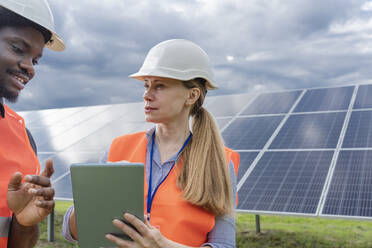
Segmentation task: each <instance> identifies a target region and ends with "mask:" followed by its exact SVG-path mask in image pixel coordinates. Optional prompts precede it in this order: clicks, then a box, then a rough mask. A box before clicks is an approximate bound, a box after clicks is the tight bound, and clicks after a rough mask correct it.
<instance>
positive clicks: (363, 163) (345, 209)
mask: <svg viewBox="0 0 372 248" xmlns="http://www.w3.org/2000/svg"><path fill="white" fill-rule="evenodd" d="M371 161H372V150H369V151H358V150H353V151H350V150H349V151H347V150H346V151H341V152H340V155H339V157H338V160H337V164H336V167H335V170H334V173H333V176H332V181H331V184H330V187H329V191H328V194H327V198H326V201H325V204H324V207H323V212H322V215H338V216H360V217H372V166H371Z"/></svg>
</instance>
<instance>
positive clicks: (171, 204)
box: [108, 132, 239, 246]
mask: <svg viewBox="0 0 372 248" xmlns="http://www.w3.org/2000/svg"><path fill="white" fill-rule="evenodd" d="M146 152H147V138H146V132H139V133H135V134H129V135H124V136H121V137H118V138H116V139H115V140H114V141H113V142H112V144H111V147H110V150H109V155H108V161H111V162H117V161H121V160H126V161H129V162H137V163H143V164H146V163H145V162H146ZM225 152H226V157H227V161H230V160H232V161H233V163H234V169H235V173H237V171H238V166H239V154H238V153H237V152H235V151H233V150H231V149H229V148H225ZM178 165H179V166H174V167H173V169H172V171H171V173H169V175H168V177H167V179H166V180H165V181H164V182H163V183H162V184H161V185H160V187H159V189H158V191H157V192H156V195H155V197H154V199H153V202H152V208H151V218H150V224H151V225H153V226H155V227H158V228H159V229H160V232H161V233H162V234H163V235H164V236H165V237H166V238H168V239H170V240H173V241H175V242H178V243H181V244H184V245H189V246H201V245H202V244H203V243H205V242H206V241H207V234H208V233H209V232H210V231H211V230H212V229H213V227H214V224H215V216H214V215H213V214H212V213H211V212H208V211H206V210H204V209H202V208H201V207H198V206H195V205H193V204H190V203H188V202H186V201H184V200H183V199H182V191H181V190H180V189H179V188H178V187H177V183H176V182H177V175H179V173H178V171H179V170H180V167H181V164H180V162H178ZM144 177H145V180H144V182H145V185H144V195H145V201H144V203H145V206H144V209H145V214H146V209H147V202H146V199H147V180H146V172H145V173H144Z"/></svg>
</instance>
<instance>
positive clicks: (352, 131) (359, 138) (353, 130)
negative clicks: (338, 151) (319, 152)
mask: <svg viewBox="0 0 372 248" xmlns="http://www.w3.org/2000/svg"><path fill="white" fill-rule="evenodd" d="M371 124H372V111H353V113H352V114H351V118H350V121H349V127H348V129H347V132H346V134H345V138H344V142H343V145H342V147H343V148H365V147H372V125H371Z"/></svg>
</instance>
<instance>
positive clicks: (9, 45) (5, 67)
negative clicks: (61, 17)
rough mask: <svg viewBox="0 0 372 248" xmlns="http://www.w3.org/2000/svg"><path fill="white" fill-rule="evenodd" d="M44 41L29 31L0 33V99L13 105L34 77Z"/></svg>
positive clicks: (15, 29) (10, 29) (13, 29)
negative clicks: (2, 98) (4, 99)
mask: <svg viewBox="0 0 372 248" xmlns="http://www.w3.org/2000/svg"><path fill="white" fill-rule="evenodd" d="M43 48H44V37H43V35H42V34H41V32H39V31H38V30H36V29H34V28H31V27H26V28H24V27H3V28H1V29H0V97H4V98H6V99H8V100H9V101H11V102H15V101H16V100H17V98H18V95H19V92H20V91H21V90H22V89H23V88H24V86H25V85H26V84H27V83H28V81H30V80H31V79H32V78H33V77H34V75H35V70H34V66H35V65H36V64H37V63H38V60H39V59H40V58H41V56H42V53H43Z"/></svg>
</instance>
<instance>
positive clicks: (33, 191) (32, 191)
mask: <svg viewBox="0 0 372 248" xmlns="http://www.w3.org/2000/svg"><path fill="white" fill-rule="evenodd" d="M28 192H29V193H31V194H36V192H37V190H36V189H29V190H28Z"/></svg>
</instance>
